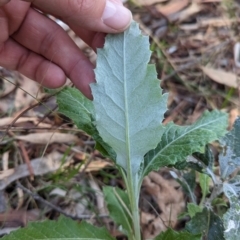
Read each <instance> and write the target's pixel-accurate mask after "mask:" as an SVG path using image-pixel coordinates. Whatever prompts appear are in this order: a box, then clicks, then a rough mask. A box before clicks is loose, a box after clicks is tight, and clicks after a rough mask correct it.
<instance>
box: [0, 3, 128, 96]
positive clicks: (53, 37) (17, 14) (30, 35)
mask: <svg viewBox="0 0 240 240" xmlns="http://www.w3.org/2000/svg"><path fill="white" fill-rule="evenodd" d="M109 1H110V0H109ZM110 4H111V5H110V6H112V4H114V6H115V7H116V9H123V6H122V3H121V0H111V3H110ZM106 6H109V5H107V2H106V0H31V1H30V0H24V1H22V0H0V29H1V34H0V66H2V67H5V68H7V69H11V70H16V71H19V72H20V73H22V74H23V75H25V76H27V77H29V78H30V79H33V80H35V81H37V82H39V83H40V84H42V85H43V86H46V87H49V88H57V87H60V86H62V85H63V84H64V83H65V80H66V76H67V77H69V78H70V79H71V80H72V82H73V83H74V85H75V86H76V87H77V88H78V89H79V90H81V91H82V92H83V93H84V94H85V95H86V96H87V97H88V98H92V96H91V91H90V87H89V83H91V82H94V79H95V77H94V72H93V68H94V66H93V65H92V64H91V63H90V62H89V60H88V59H87V58H86V57H85V56H84V54H83V53H82V52H81V51H80V50H79V48H78V47H77V46H76V45H75V43H74V42H73V41H72V40H71V38H70V37H69V36H68V35H67V33H66V32H65V31H64V30H63V29H62V28H61V27H60V26H59V25H58V24H56V23H55V22H54V21H52V20H50V19H49V18H47V17H46V16H44V15H43V14H41V13H40V12H39V10H40V11H42V12H43V13H47V14H50V15H53V16H55V17H57V18H59V19H61V20H62V21H63V22H65V23H66V24H68V25H69V27H70V28H71V29H72V30H73V31H74V32H75V33H76V34H77V35H78V36H79V37H80V38H82V39H83V40H84V41H85V42H86V43H87V44H88V45H89V46H90V47H92V48H93V49H94V50H96V48H97V47H102V46H103V44H104V37H105V35H106V33H118V32H122V31H124V30H125V29H126V28H127V27H128V26H129V24H130V22H131V14H130V12H129V11H127V12H126V11H125V12H124V14H123V12H119V11H117V12H116V14H115V15H113V16H110V17H108V16H109V13H107V15H106V14H104V13H106V12H105V8H106ZM36 9H37V10H36ZM117 14H118V15H117ZM106 16H107V17H108V18H106ZM120 16H121V17H120ZM118 17H119V19H118Z"/></svg>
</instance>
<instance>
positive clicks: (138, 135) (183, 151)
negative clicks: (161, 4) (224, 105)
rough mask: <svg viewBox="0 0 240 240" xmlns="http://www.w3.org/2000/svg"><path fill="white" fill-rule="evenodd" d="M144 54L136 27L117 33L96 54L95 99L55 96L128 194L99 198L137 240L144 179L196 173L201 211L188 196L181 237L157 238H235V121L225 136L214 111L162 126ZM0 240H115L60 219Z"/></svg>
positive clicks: (107, 190)
mask: <svg viewBox="0 0 240 240" xmlns="http://www.w3.org/2000/svg"><path fill="white" fill-rule="evenodd" d="M150 55H151V51H150V50H149V38H148V37H147V36H144V35H142V34H141V31H140V29H139V26H138V24H137V23H136V22H134V21H133V22H132V24H131V25H130V27H129V28H128V29H127V30H126V31H125V32H123V33H120V34H109V35H108V36H107V37H106V41H105V45H104V48H102V49H98V50H97V56H98V58H97V67H96V69H95V74H96V83H94V84H92V85H91V89H92V94H93V98H94V100H93V101H90V100H89V99H87V98H85V97H84V96H83V95H82V94H81V93H80V92H79V91H78V90H77V89H74V88H69V87H66V88H64V89H62V90H61V91H60V92H59V94H58V95H57V101H58V105H59V111H60V112H61V113H63V114H64V115H66V116H68V117H69V118H71V119H72V120H73V121H74V123H75V124H76V125H77V127H78V128H80V129H82V130H84V131H85V132H86V133H87V134H89V135H91V136H92V138H93V139H94V140H95V141H96V149H98V150H99V151H100V152H101V153H102V154H103V155H104V156H107V157H109V158H111V159H112V160H113V161H114V162H115V164H116V167H117V168H118V169H119V171H120V173H121V175H122V178H123V180H124V182H125V185H126V190H121V189H118V188H112V187H104V189H103V193H104V197H105V201H106V205H107V206H108V210H109V215H110V217H111V218H112V219H113V220H114V221H115V222H116V224H118V225H119V230H121V231H122V232H123V233H124V234H125V235H126V236H127V237H128V239H129V240H140V239H142V236H141V229H140V217H139V209H138V204H139V194H140V188H141V184H142V181H143V178H144V177H145V176H146V175H147V174H148V173H149V172H150V171H153V170H158V169H159V168H161V167H164V166H171V167H175V168H178V169H184V168H185V169H186V168H192V169H195V170H197V171H199V172H201V174H202V175H201V176H205V177H204V178H203V177H201V179H200V185H201V187H202V186H204V184H201V183H203V181H205V180H204V179H206V176H207V177H208V176H209V178H211V179H212V181H213V185H214V187H213V190H212V193H211V194H209V195H210V197H209V198H207V197H206V196H207V193H209V189H206V188H209V187H208V185H206V184H205V188H203V187H202V192H203V196H204V198H203V199H202V200H203V201H201V203H200V204H199V205H197V203H196V202H194V197H193V198H192V202H191V203H189V204H188V208H187V214H188V216H189V221H188V223H187V224H186V227H185V229H184V230H183V231H179V232H175V231H174V230H172V229H168V230H167V231H166V232H165V233H161V234H160V235H159V236H157V237H156V238H155V239H156V240H161V239H169V240H171V239H183V240H186V239H187V240H188V239H189V240H190V239H191V240H192V239H194V240H198V239H229V240H230V239H231V240H233V239H238V236H239V233H240V224H239V223H240V204H239V192H240V184H239V182H240V177H239V176H238V175H235V176H234V177H230V176H231V174H232V173H233V172H234V170H235V169H236V167H238V166H239V165H240V120H239V119H238V120H237V121H236V123H235V126H234V129H233V130H232V131H231V132H229V133H227V135H225V134H226V128H227V121H228V117H227V114H225V113H222V112H220V111H212V112H208V111H206V112H205V113H204V114H203V116H202V117H201V118H200V119H199V120H198V121H196V122H195V123H194V124H193V125H191V126H178V125H175V124H174V123H169V124H167V125H163V124H162V121H163V119H164V113H165V112H166V110H167V94H162V90H161V88H160V81H159V80H158V79H157V73H156V70H155V66H154V65H152V64H148V62H149V60H150ZM237 133H238V134H237ZM224 135H225V136H224ZM223 136H224V137H223ZM222 137H223V138H222ZM221 138H222V139H221ZM220 139H221V141H220V142H221V144H222V146H223V149H224V151H223V153H222V155H221V156H220V157H219V159H220V168H221V179H220V180H219V178H216V176H215V174H214V170H213V160H212V159H213V156H212V153H211V151H210V149H209V148H208V147H206V146H207V144H208V143H211V142H212V141H215V140H220ZM173 176H174V177H175V178H178V177H177V175H176V174H175V175H174V174H173ZM217 179H218V180H217ZM178 180H179V182H181V179H178ZM208 180H209V179H208ZM206 186H207V187H206ZM223 192H224V193H225V195H226V196H227V197H228V198H229V203H230V207H229V209H228V211H227V212H226V213H225V214H224V215H223V217H222V216H218V215H216V214H215V213H214V212H213V207H212V201H213V200H214V199H215V198H216V197H217V196H219V195H220V194H222V193H223ZM205 193H206V194H205ZM192 195H194V193H192ZM3 239H4V240H8V239H11V240H14V239H18V240H21V239H22V240H23V239H24V240H30V239H31V240H32V239H65V240H66V239H104V240H108V239H114V238H113V237H112V236H111V235H110V233H108V232H107V230H106V229H104V228H97V227H94V226H92V225H90V224H88V223H86V222H82V223H81V224H79V223H77V222H75V221H73V220H70V219H67V218H65V217H61V218H60V219H59V220H58V221H56V222H55V221H46V222H42V223H32V224H30V225H29V226H28V227H27V228H26V229H21V230H18V231H16V232H13V233H11V234H10V235H8V236H5V237H4V238H3Z"/></svg>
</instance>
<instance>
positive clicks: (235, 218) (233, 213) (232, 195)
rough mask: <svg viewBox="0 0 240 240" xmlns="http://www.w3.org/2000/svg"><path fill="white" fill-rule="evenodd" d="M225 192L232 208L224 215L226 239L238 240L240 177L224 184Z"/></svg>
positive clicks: (239, 231) (239, 227)
mask: <svg viewBox="0 0 240 240" xmlns="http://www.w3.org/2000/svg"><path fill="white" fill-rule="evenodd" d="M223 191H224V193H225V195H226V196H227V197H228V199H229V202H230V208H229V209H228V211H227V212H226V213H225V214H224V215H223V223H224V228H225V231H224V237H225V239H226V240H238V239H239V235H240V203H239V197H240V176H239V175H237V176H236V177H234V178H233V179H231V181H229V182H228V183H227V182H224V184H223Z"/></svg>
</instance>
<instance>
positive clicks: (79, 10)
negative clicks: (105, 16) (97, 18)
mask: <svg viewBox="0 0 240 240" xmlns="http://www.w3.org/2000/svg"><path fill="white" fill-rule="evenodd" d="M96 5H97V2H96V1H94V0H75V1H73V0H68V6H69V8H70V10H71V12H75V13H76V14H83V15H85V16H88V15H89V14H90V15H91V14H92V12H93V11H94V9H95V8H96Z"/></svg>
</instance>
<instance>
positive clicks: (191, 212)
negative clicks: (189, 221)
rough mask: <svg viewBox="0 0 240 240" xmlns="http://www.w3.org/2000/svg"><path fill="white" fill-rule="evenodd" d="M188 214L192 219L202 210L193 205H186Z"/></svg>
mask: <svg viewBox="0 0 240 240" xmlns="http://www.w3.org/2000/svg"><path fill="white" fill-rule="evenodd" d="M187 209H188V213H189V216H190V217H191V218H193V217H194V216H195V215H196V213H199V212H202V210H203V209H202V208H201V207H200V206H198V205H196V204H194V203H188V205H187Z"/></svg>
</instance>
